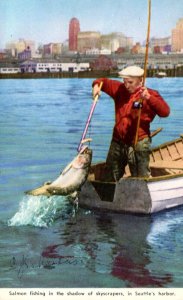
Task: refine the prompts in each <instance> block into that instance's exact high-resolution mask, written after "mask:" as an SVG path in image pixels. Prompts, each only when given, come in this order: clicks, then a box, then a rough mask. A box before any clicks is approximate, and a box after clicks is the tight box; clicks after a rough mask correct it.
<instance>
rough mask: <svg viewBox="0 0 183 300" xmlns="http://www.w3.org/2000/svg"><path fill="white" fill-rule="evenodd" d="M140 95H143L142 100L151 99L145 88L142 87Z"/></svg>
mask: <svg viewBox="0 0 183 300" xmlns="http://www.w3.org/2000/svg"><path fill="white" fill-rule="evenodd" d="M140 95H141V98H142V100H149V99H150V97H151V95H150V94H149V92H148V90H147V88H146V87H145V86H143V87H141V89H140Z"/></svg>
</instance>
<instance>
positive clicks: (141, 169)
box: [93, 66, 170, 181]
mask: <svg viewBox="0 0 183 300" xmlns="http://www.w3.org/2000/svg"><path fill="white" fill-rule="evenodd" d="M143 74H144V70H143V69H141V68H140V67H138V66H130V67H127V68H125V69H123V70H122V71H121V72H119V76H120V77H122V78H123V83H122V82H120V81H117V80H112V79H108V78H99V79H96V80H95V81H94V82H93V96H94V97H95V96H96V95H97V94H99V93H100V87H99V85H100V83H101V82H103V85H102V89H101V90H102V91H103V92H105V93H106V94H108V95H109V96H110V97H112V98H113V100H114V104H115V126H114V129H113V137H112V141H111V145H110V149H109V152H108V156H107V160H106V163H107V168H108V172H107V173H108V175H109V176H108V178H110V180H115V181H118V180H119V179H120V178H121V177H122V176H123V175H124V172H125V167H126V165H127V164H128V165H129V168H130V171H131V175H132V176H133V177H149V176H150V169H149V159H150V152H151V138H150V123H151V122H152V121H153V119H154V118H155V116H156V115H158V116H159V117H167V116H168V115H169V113H170V108H169V106H168V104H167V103H166V102H165V100H164V99H163V98H162V97H161V96H160V94H159V93H158V92H157V91H155V90H152V89H149V88H146V87H144V86H142V80H143ZM140 99H141V100H142V102H140V101H139V100H140ZM140 107H141V116H140V126H139V129H138V142H137V144H136V145H134V143H135V136H136V131H137V120H138V110H139V108H140Z"/></svg>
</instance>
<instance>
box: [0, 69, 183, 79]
mask: <svg viewBox="0 0 183 300" xmlns="http://www.w3.org/2000/svg"><path fill="white" fill-rule="evenodd" d="M157 72H166V75H167V76H166V77H183V67H179V68H176V69H166V70H162V69H158V70H157V69H148V70H147V77H156V78H157V77H158V76H156V74H157ZM99 77H118V71H81V72H77V73H74V72H53V73H52V72H47V73H42V72H41V73H12V74H11V73H8V74H5V73H0V79H44V78H60V79H61V78H99Z"/></svg>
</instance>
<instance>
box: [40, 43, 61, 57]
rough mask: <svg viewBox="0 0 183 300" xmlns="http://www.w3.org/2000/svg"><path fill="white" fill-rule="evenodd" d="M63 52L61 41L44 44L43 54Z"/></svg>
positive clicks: (54, 54)
mask: <svg viewBox="0 0 183 300" xmlns="http://www.w3.org/2000/svg"><path fill="white" fill-rule="evenodd" d="M61 53H62V44H61V43H49V44H46V45H43V56H52V57H53V56H56V55H60V54H61Z"/></svg>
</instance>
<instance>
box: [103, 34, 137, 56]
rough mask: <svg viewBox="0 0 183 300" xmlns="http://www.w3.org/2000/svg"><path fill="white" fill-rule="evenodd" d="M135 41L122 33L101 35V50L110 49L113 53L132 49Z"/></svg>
mask: <svg viewBox="0 0 183 300" xmlns="http://www.w3.org/2000/svg"><path fill="white" fill-rule="evenodd" d="M132 46H133V39H132V38H129V37H127V36H125V35H124V34H123V33H122V32H112V33H110V34H105V35H101V48H106V49H110V50H111V52H115V51H117V50H118V49H119V48H120V47H121V48H132Z"/></svg>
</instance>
